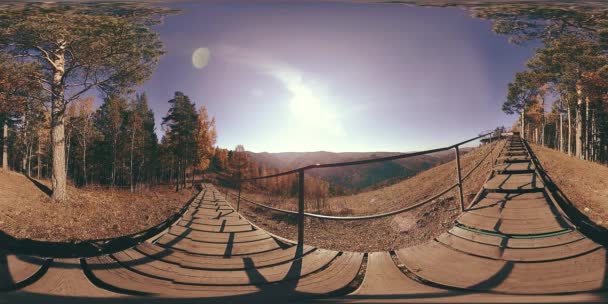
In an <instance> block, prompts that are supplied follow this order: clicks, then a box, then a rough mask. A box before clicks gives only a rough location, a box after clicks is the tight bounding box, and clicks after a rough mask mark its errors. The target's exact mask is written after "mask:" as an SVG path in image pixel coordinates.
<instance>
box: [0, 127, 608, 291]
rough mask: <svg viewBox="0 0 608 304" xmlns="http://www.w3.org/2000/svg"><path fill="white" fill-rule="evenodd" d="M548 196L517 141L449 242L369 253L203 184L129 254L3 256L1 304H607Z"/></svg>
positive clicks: (600, 256) (599, 279)
mask: <svg viewBox="0 0 608 304" xmlns="http://www.w3.org/2000/svg"><path fill="white" fill-rule="evenodd" d="M549 198H550V197H549V196H548V193H547V190H546V188H545V185H544V184H543V181H542V179H541V178H540V176H538V173H537V172H536V171H535V167H534V164H533V162H532V161H531V154H530V153H529V152H528V150H527V148H526V146H525V145H524V144H523V143H522V142H521V141H520V140H519V139H518V138H517V137H512V138H510V139H509V140H508V141H507V143H506V145H505V146H504V148H503V150H502V152H501V155H500V157H499V158H498V159H497V161H496V164H495V166H494V172H493V175H492V176H491V178H490V179H489V180H488V181H487V183H486V184H485V185H484V189H482V191H481V192H480V195H479V196H478V198H477V199H476V200H475V202H474V204H472V206H470V207H469V208H468V209H467V211H466V212H464V213H463V214H462V215H461V216H460V217H459V218H458V219H457V220H456V222H455V225H454V226H453V227H452V228H451V229H450V230H449V231H448V232H446V233H444V234H442V235H440V236H439V237H437V238H436V239H434V240H432V241H429V242H428V243H425V244H423V245H419V246H414V247H408V248H403V249H400V250H397V251H395V252H374V253H366V254H364V253H355V252H336V251H330V250H323V249H319V248H314V247H310V246H298V245H296V244H293V243H291V242H290V241H287V240H283V239H281V238H278V237H276V236H274V235H271V234H269V233H267V232H265V231H264V230H261V229H259V228H258V227H256V226H255V225H253V224H251V223H250V222H248V221H247V220H246V219H244V218H243V217H242V216H240V215H239V214H238V213H237V212H235V210H234V209H233V208H232V207H231V206H230V205H229V204H228V203H227V202H226V200H225V197H223V195H222V194H221V193H219V192H218V191H217V190H216V189H215V188H214V187H213V186H212V185H204V189H203V191H201V192H200V193H199V195H198V197H197V198H196V199H195V200H194V202H193V203H192V204H191V205H190V207H189V210H188V212H186V213H185V215H184V216H183V217H182V218H181V219H180V220H178V221H177V222H176V223H175V224H173V225H172V226H171V227H170V228H169V229H167V230H166V231H164V232H162V233H160V234H159V235H157V236H155V237H154V238H152V239H150V240H148V241H146V242H144V243H141V244H139V245H137V246H135V247H133V248H129V249H127V250H124V251H120V252H116V253H113V254H109V255H103V256H98V257H92V258H83V259H45V258H39V257H32V256H21V255H13V254H10V253H8V252H1V253H0V303H3V300H4V301H6V302H7V303H13V302H15V303H17V302H36V303H42V302H44V303H48V302H57V303H84V302H89V303H90V302H93V303H156V302H158V303H200V302H205V303H268V302H287V301H303V302H312V301H315V302H317V301H318V302H342V303H351V302H360V303H370V302H377V303H387V302H488V301H503V302H504V301H509V302H512V301H527V302H530V301H541V302H566V301H575V302H581V301H605V300H608V297H607V295H606V293H605V292H604V291H603V290H604V288H605V287H606V286H607V285H608V283H607V278H608V274H607V263H606V261H607V259H608V257H607V255H606V249H605V248H604V247H603V246H601V245H600V244H598V243H595V242H594V241H592V240H591V239H589V238H587V237H586V236H585V235H583V234H582V233H581V232H579V231H578V230H577V228H576V227H575V226H574V225H573V224H572V223H571V222H570V221H569V219H568V217H567V216H566V215H565V214H564V213H563V212H562V211H561V210H560V209H559V207H558V206H557V205H556V204H554V203H552V202H551V200H550V199H549ZM201 298H202V299H203V300H204V301H203V300H201Z"/></svg>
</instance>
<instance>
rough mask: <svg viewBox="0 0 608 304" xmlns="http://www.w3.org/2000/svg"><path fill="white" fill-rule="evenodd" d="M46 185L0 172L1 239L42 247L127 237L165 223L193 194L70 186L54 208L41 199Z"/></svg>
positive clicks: (162, 189)
mask: <svg viewBox="0 0 608 304" xmlns="http://www.w3.org/2000/svg"><path fill="white" fill-rule="evenodd" d="M36 184H38V186H37V185H36ZM49 184H50V183H49V182H48V181H36V180H29V179H28V178H27V177H25V176H24V175H22V174H19V173H16V172H10V171H9V172H6V171H4V170H0V185H2V186H0V233H5V234H8V235H10V236H12V237H15V238H19V239H34V240H42V241H73V240H90V239H99V238H110V237H116V236H121V235H127V234H131V233H135V232H138V231H141V230H144V229H146V228H149V227H152V226H154V225H156V224H158V223H160V222H162V221H164V220H165V219H167V218H168V217H169V216H171V215H173V214H174V213H175V212H177V211H178V210H179V209H180V208H181V207H182V206H183V205H184V203H186V201H187V200H188V199H189V198H190V197H191V196H192V194H193V191H191V190H189V189H187V190H184V191H181V192H179V193H176V192H175V191H174V190H173V187H163V186H159V187H156V188H153V189H148V190H146V191H144V192H140V193H130V192H129V191H127V190H103V189H98V188H88V189H78V188H74V187H71V186H68V191H69V196H70V198H69V199H68V201H66V202H64V203H58V202H54V201H52V200H51V199H50V198H49V197H48V195H47V194H46V193H45V191H46V192H48V191H49V190H48V188H47V187H48V185H49Z"/></svg>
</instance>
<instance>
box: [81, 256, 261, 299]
mask: <svg viewBox="0 0 608 304" xmlns="http://www.w3.org/2000/svg"><path fill="white" fill-rule="evenodd" d="M86 263H87V264H88V267H89V268H90V269H91V273H92V275H93V276H94V277H95V278H96V279H97V280H99V281H101V282H102V283H103V284H104V285H105V286H106V287H107V288H110V289H113V290H116V292H118V293H126V294H136V295H137V294H140V295H155V296H168V297H188V298H189V297H201V298H202V297H219V296H237V295H243V294H252V293H255V292H257V291H259V289H258V288H257V287H255V286H251V285H245V286H188V285H176V284H173V283H171V282H168V281H165V280H159V279H155V278H151V277H148V276H144V275H140V274H137V273H135V272H133V271H130V270H128V269H126V268H123V267H121V266H120V265H119V264H118V263H117V262H115V261H113V260H111V259H110V258H109V257H96V258H89V259H86Z"/></svg>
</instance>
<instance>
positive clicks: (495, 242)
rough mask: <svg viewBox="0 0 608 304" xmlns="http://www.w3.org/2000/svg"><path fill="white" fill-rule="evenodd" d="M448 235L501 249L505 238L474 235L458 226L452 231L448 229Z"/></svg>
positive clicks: (474, 233) (480, 234)
mask: <svg viewBox="0 0 608 304" xmlns="http://www.w3.org/2000/svg"><path fill="white" fill-rule="evenodd" d="M450 233H451V234H453V235H456V236H458V237H461V238H464V239H467V240H470V241H473V242H477V243H482V244H486V245H492V246H499V247H503V244H504V243H505V241H504V239H505V238H503V237H500V236H494V235H488V234H482V233H476V232H473V231H470V230H466V229H462V228H460V227H458V226H454V227H453V228H452V229H450Z"/></svg>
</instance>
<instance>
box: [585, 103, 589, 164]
mask: <svg viewBox="0 0 608 304" xmlns="http://www.w3.org/2000/svg"><path fill="white" fill-rule="evenodd" d="M589 126H590V121H589V96H587V97H585V159H586V160H589Z"/></svg>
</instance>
